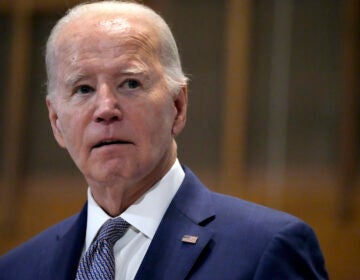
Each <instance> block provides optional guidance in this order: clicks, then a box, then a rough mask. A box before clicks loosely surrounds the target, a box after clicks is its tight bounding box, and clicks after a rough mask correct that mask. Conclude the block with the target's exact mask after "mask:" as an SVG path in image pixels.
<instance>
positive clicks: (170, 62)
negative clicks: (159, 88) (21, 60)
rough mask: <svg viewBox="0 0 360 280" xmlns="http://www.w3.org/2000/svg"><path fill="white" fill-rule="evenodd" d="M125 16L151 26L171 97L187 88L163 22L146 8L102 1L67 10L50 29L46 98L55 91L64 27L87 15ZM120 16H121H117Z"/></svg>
mask: <svg viewBox="0 0 360 280" xmlns="http://www.w3.org/2000/svg"><path fill="white" fill-rule="evenodd" d="M117 11H119V12H120V13H124V12H126V14H136V15H139V14H140V15H141V16H142V17H143V18H147V19H149V20H150V22H151V23H152V26H153V27H154V29H155V30H156V32H157V35H158V40H159V43H160V48H159V50H158V54H159V60H160V63H161V64H162V66H163V68H164V71H165V76H166V81H167V86H168V88H169V90H170V91H171V92H172V93H177V92H178V91H179V90H180V88H181V87H183V86H184V85H186V84H187V77H186V76H185V74H184V73H183V70H182V67H181V62H180V57H179V51H178V48H177V46H176V42H175V39H174V36H173V35H172V33H171V30H170V28H169V26H168V25H167V24H166V22H165V21H164V19H163V18H162V17H161V16H160V15H159V14H157V13H156V12H155V11H153V10H152V9H150V8H149V7H147V6H145V5H142V4H139V3H135V2H129V1H101V2H94V3H86V4H79V5H77V6H75V7H74V8H72V9H70V10H69V11H68V12H67V13H66V15H65V16H63V17H62V18H61V19H60V20H59V21H58V22H57V23H56V25H55V26H54V27H53V29H52V31H51V33H50V36H49V39H48V41H47V44H46V57H45V59H46V70H47V94H48V96H52V95H53V94H54V92H55V91H56V89H55V84H54V82H55V76H56V75H55V71H56V70H55V68H56V65H55V64H56V59H55V58H56V52H57V45H56V41H57V38H58V36H59V34H60V33H61V31H62V29H63V28H64V26H65V25H66V24H67V23H69V22H71V21H72V20H74V19H78V18H80V17H81V16H83V15H84V14H87V13H89V12H98V13H101V12H105V13H106V12H112V13H114V12H115V13H116V12H117ZM119 16H121V15H119Z"/></svg>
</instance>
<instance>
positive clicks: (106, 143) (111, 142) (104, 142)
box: [93, 140, 132, 149]
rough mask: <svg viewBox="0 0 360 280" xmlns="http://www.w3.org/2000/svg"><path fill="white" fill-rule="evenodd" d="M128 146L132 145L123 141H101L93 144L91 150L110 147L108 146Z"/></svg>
mask: <svg viewBox="0 0 360 280" xmlns="http://www.w3.org/2000/svg"><path fill="white" fill-rule="evenodd" d="M128 144H132V143H131V142H129V141H124V140H103V141H100V142H99V143H97V144H95V145H94V146H93V149H97V148H101V147H104V146H110V145H128Z"/></svg>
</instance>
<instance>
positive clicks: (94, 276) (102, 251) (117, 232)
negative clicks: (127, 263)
mask: <svg viewBox="0 0 360 280" xmlns="http://www.w3.org/2000/svg"><path fill="white" fill-rule="evenodd" d="M128 227H129V224H128V223H127V222H126V221H125V220H123V219H122V218H120V217H118V218H116V219H109V220H107V221H106V222H105V223H104V224H103V226H102V227H101V229H100V231H99V233H98V236H97V238H96V239H95V241H94V242H93V243H92V244H91V246H90V248H89V249H88V250H87V251H86V253H85V255H84V256H83V257H82V258H81V260H80V263H79V267H78V271H77V274H76V280H85V279H88V280H105V279H106V280H110V279H111V280H113V279H114V277H115V258H114V252H113V247H114V244H115V242H116V241H117V240H118V239H119V238H121V237H122V236H123V235H124V233H125V231H126V230H127V229H128Z"/></svg>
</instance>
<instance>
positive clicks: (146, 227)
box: [83, 159, 185, 280]
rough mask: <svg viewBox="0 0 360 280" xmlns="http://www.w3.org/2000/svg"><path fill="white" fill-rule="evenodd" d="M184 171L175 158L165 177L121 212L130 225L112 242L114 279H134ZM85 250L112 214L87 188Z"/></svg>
mask: <svg viewBox="0 0 360 280" xmlns="http://www.w3.org/2000/svg"><path fill="white" fill-rule="evenodd" d="M184 177H185V173H184V171H183V169H182V168H181V165H180V163H179V161H178V160H177V159H176V161H175V163H174V165H173V166H172V167H171V169H170V170H169V171H168V172H167V173H166V174H165V176H164V177H163V178H162V179H161V180H160V181H159V182H157V183H156V184H155V185H154V186H153V187H152V188H151V189H149V190H148V191H147V192H146V193H145V194H144V195H143V196H142V197H140V198H139V199H138V200H137V201H136V202H135V203H134V204H132V205H131V206H130V207H129V208H128V209H126V210H125V211H124V212H123V213H121V215H120V217H122V218H123V219H124V220H125V221H127V222H128V223H129V224H130V225H131V226H130V228H129V230H128V231H127V232H126V233H125V235H124V236H123V237H122V238H120V239H119V240H118V241H117V242H116V243H115V245H114V255H115V279H116V280H120V279H121V280H130V279H134V278H135V275H136V273H137V271H138V269H139V267H140V264H141V262H142V260H143V258H144V256H145V253H146V251H147V249H148V248H149V245H150V243H151V240H152V239H153V237H154V235H155V232H156V230H157V228H158V226H159V224H160V222H161V220H162V218H163V216H164V214H165V212H166V210H167V208H168V207H169V204H170V202H171V201H172V199H173V198H174V196H175V194H176V192H177V190H178V189H179V187H180V185H181V183H182V181H183V180H184ZM87 215H88V216H87V227H86V239H85V247H84V252H83V254H84V253H85V250H87V249H89V247H90V245H91V243H92V241H93V239H94V238H95V236H96V234H97V232H98V231H99V229H100V228H101V226H102V225H103V224H104V223H105V222H106V221H107V220H108V219H110V218H111V217H110V216H109V215H108V214H107V213H106V212H105V211H104V210H102V209H101V207H100V206H99V205H98V204H97V203H96V201H95V200H94V198H93V196H92V194H91V191H90V188H88V214H87Z"/></svg>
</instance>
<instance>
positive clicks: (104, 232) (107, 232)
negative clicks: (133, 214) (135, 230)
mask: <svg viewBox="0 0 360 280" xmlns="http://www.w3.org/2000/svg"><path fill="white" fill-rule="evenodd" d="M129 226H130V224H129V223H128V222H127V221H125V220H124V219H122V218H121V217H118V218H115V219H109V220H107V221H106V222H105V223H104V224H103V225H102V227H101V229H100V232H99V235H98V238H97V239H98V240H99V241H100V240H106V241H107V242H109V244H110V246H111V247H112V246H114V244H115V242H116V241H117V240H119V239H120V238H121V237H122V236H123V235H124V233H125V231H126V230H127V229H128V228H129Z"/></svg>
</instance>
